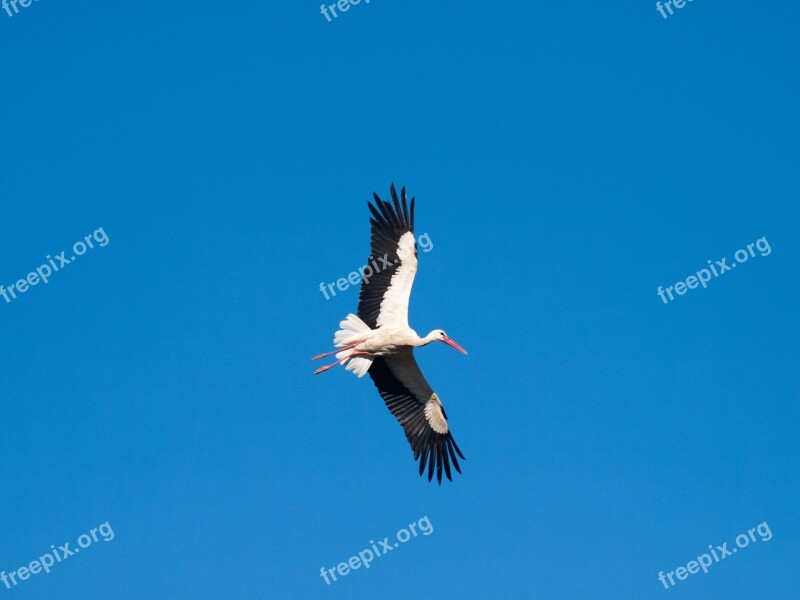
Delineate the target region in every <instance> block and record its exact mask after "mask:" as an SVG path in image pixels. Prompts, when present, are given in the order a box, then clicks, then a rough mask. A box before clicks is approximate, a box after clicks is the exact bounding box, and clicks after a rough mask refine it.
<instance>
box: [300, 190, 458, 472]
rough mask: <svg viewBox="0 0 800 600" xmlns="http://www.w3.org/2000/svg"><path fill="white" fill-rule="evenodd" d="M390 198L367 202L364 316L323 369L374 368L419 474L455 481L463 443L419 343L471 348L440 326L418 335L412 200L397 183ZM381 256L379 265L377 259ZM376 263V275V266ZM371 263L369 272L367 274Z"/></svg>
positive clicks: (340, 334)
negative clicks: (428, 375) (424, 366)
mask: <svg viewBox="0 0 800 600" xmlns="http://www.w3.org/2000/svg"><path fill="white" fill-rule="evenodd" d="M390 192H391V196H392V202H391V203H390V202H387V201H385V200H381V198H380V197H379V196H378V194H373V196H374V199H375V204H374V205H373V204H372V203H367V205H368V206H369V210H370V213H371V214H372V217H371V218H370V220H369V222H370V224H371V225H372V235H371V244H370V257H369V259H368V261H367V265H365V267H364V268H363V270H362V273H363V277H362V282H361V291H360V293H359V298H358V314H357V315H354V314H349V315H347V317H346V318H345V319H344V320H343V321H342V322H341V323H339V327H340V328H341V329H339V331H337V332H336V334H335V336H334V340H333V343H334V345H335V346H336V347H337V348H339V350H333V351H332V352H326V353H325V354H319V355H317V356H315V357H314V358H313V359H312V360H318V359H320V358H324V357H326V356H330V355H332V354H335V355H336V362H334V363H332V364H329V365H326V366H324V367H321V368H319V369H317V370H316V371H315V372H314V374H315V375H316V374H318V373H322V372H324V371H327V370H328V369H330V368H332V367H335V366H336V365H339V364H341V365H343V366H344V368H345V369H347V370H348V371H352V372H353V373H354V374H355V375H357V376H358V377H363V376H364V375H365V374H366V373H369V375H370V377H371V378H372V381H373V382H374V383H375V386H376V387H377V388H378V393H379V394H380V395H381V397H382V398H383V400H384V402H385V403H386V406H387V407H388V408H389V410H390V411H391V412H392V414H393V415H394V416H395V418H396V419H397V420H398V421H399V422H400V425H402V427H403V430H404V431H405V434H406V439H407V440H408V442H409V444H411V450H412V451H413V452H414V460H415V461H416V460H419V474H420V475H422V474H423V473H424V472H425V469H426V467H427V469H428V481H431V480H432V479H433V475H434V472H435V473H436V479H437V481H438V482H439V484H441V483H442V471H444V474H445V475H446V476H447V479H449V480H450V481H452V477H451V471H450V465H451V463H452V466H453V468H455V470H456V471H458V472H459V473H461V469H460V468H459V465H458V459H457V458H456V455H458V456H459V457H461V459H464V455H463V454H462V453H461V450H460V449H459V448H458V445H457V444H456V442H455V440H454V439H453V435H452V434H451V433H450V428H449V427H448V424H447V415H446V414H445V412H444V407H443V406H442V403H441V401H440V400H439V396H437V395H436V393H435V392H434V391H433V389H431V386H430V385H429V384H428V382H427V381H426V380H425V377H423V375H422V371H420V369H419V365H417V361H416V360H415V359H414V348H419V347H421V346H427V345H428V344H430V343H431V342H443V343H445V344H448V345H449V346H452V347H453V348H455V349H456V350H458V351H459V352H463V353H464V354H466V353H467V351H466V350H464V349H463V348H462V347H461V346H459V345H458V344H457V343H456V342H455V341H453V340H452V339H451V338H449V337H448V336H447V334H446V333H445V332H444V331H442V330H441V329H434V330H433V331H431V332H430V333H429V334H428V335H426V336H425V337H420V336H419V335H418V334H417V332H416V331H414V330H413V329H411V327H409V325H408V301H409V298H410V296H411V286H412V285H413V284H414V276H415V275H416V273H417V244H416V240H415V237H414V198H411V202H410V203H409V202H408V201H407V199H406V189H405V188H403V189H402V190H401V191H400V197H399V198H398V195H397V191H396V190H395V187H394V184H392V185H391V188H390ZM378 258H380V262H381V265H378V264H377V262H376V259H378ZM370 262H371V263H372V265H373V266H375V267H376V268H377V271H376V272H372V266H369V265H370ZM367 266H369V270H370V271H371V273H370V274H369V275H368V274H367Z"/></svg>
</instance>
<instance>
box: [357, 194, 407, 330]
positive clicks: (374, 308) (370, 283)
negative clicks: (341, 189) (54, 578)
mask: <svg viewBox="0 0 800 600" xmlns="http://www.w3.org/2000/svg"><path fill="white" fill-rule="evenodd" d="M389 191H390V194H391V197H392V202H393V204H392V203H389V202H386V201H384V200H381V198H380V196H378V194H375V193H373V197H374V198H375V204H374V205H373V203H372V202H369V203H367V206H369V212H370V213H371V215H372V217H370V220H369V222H370V225H371V226H372V234H371V237H370V256H369V259H368V260H367V265H369V266H370V269H371V270H373V271H374V272H373V274H372V276H371V277H367V278H366V280H365V281H362V282H361V291H360V293H359V296H358V316H359V317H360V318H361V320H362V321H364V323H366V324H367V325H368V326H369V327H371V328H372V329H375V328H376V327H377V326H378V315H379V314H380V311H381V302H383V296H384V294H385V293H386V290H387V289H388V288H389V285H390V284H391V282H392V277H393V276H394V274H395V272H396V271H397V269H398V268H399V267H400V258H399V257H398V255H397V245H398V243H399V241H400V238H401V237H402V236H403V235H404V234H405V233H408V232H409V231H410V232H411V233H413V232H414V198H411V202H410V206H409V202H408V201H407V199H406V193H405V188H403V189H402V191H401V193H400V198H398V196H397V190H396V189H395V187H394V184H392V185H391V188H390V190H389ZM414 252H415V253H416V244H414ZM387 263H388V264H387ZM376 266H377V267H378V269H377V271H376V269H375V267H376Z"/></svg>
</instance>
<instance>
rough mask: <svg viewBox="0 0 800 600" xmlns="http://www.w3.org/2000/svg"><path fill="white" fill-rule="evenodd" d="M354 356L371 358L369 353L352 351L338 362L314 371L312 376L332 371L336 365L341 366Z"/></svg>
mask: <svg viewBox="0 0 800 600" xmlns="http://www.w3.org/2000/svg"><path fill="white" fill-rule="evenodd" d="M337 352H341V350H337ZM354 356H372V355H371V354H370V353H369V352H358V351H356V350H354V351H353V352H351V353H350V354H348V355H347V356H345V357H343V358H341V359H340V360H337V361H336V362H335V363H331V364H329V365H325V366H324V367H320V368H319V369H317V370H316V371H314V375H319V374H320V373H324V372H325V371H327V370H328V369H332V368H333V367H335V366H336V365H338V364H341V363H343V362H344V361H346V360H347V359H348V358H353V357H354Z"/></svg>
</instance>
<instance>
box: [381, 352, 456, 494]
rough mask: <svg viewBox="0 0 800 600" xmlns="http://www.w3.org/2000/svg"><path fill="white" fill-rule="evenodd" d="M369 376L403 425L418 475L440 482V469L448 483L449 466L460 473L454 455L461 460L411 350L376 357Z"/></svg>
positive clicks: (445, 419) (437, 400) (442, 409)
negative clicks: (417, 467)
mask: <svg viewBox="0 0 800 600" xmlns="http://www.w3.org/2000/svg"><path fill="white" fill-rule="evenodd" d="M369 375H370V377H372V381H373V382H375V387H377V388H378V393H380V395H381V397H382V398H383V400H384V402H386V406H387V407H388V408H389V410H390V411H392V414H393V415H394V416H395V417H396V418H397V420H398V421H399V422H400V425H402V426H403V430H404V431H405V433H406V439H408V442H409V444H411V450H412V451H413V452H414V460H419V474H420V475H422V474H423V473H424V472H425V468H426V466H427V469H428V481H431V479H433V473H434V469H435V471H436V479H437V481H438V482H439V483H440V484H441V483H442V470H444V474H445V475H446V476H447V478H448V479H449V480H450V481H452V480H453V478H452V477H451V474H450V463H451V462H452V464H453V467H454V468H455V470H456V471H458V472H459V473H461V469H460V468H459V466H458V459H457V458H456V454H457V455H458V456H460V457H461V458H462V459H464V455H463V454H461V450H459V448H458V445H457V444H456V442H455V440H454V439H453V436H452V434H451V433H450V428H449V427H448V426H447V415H446V414H445V412H444V407H443V406H442V403H441V402H440V401H439V397H438V396H437V395H436V394H435V393H434V391H433V390H432V389H431V386H430V385H428V382H427V381H425V377H423V375H422V372H421V371H420V370H419V366H418V365H417V361H416V360H415V359H414V354H413V351H412V349H411V348H408V349H406V350H405V351H403V352H401V353H399V354H392V355H389V356H383V357H381V356H377V357H375V359H374V360H373V362H372V367H370V370H369Z"/></svg>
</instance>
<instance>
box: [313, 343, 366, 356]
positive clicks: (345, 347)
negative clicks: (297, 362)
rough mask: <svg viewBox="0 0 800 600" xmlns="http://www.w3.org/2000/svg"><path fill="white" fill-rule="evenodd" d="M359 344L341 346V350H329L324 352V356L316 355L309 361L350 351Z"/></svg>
mask: <svg viewBox="0 0 800 600" xmlns="http://www.w3.org/2000/svg"><path fill="white" fill-rule="evenodd" d="M360 343H361V342H355V343H354V344H350V345H349V346H342V347H341V348H337V349H336V350H331V351H330V352H326V353H325V354H317V355H316V356H315V357H314V358H312V359H311V360H319V359H320V358H325V357H326V356H330V355H331V354H336V353H337V352H342V351H344V350H351V349H353V348H355V347H356V346H358V345H359V344H360Z"/></svg>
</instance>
